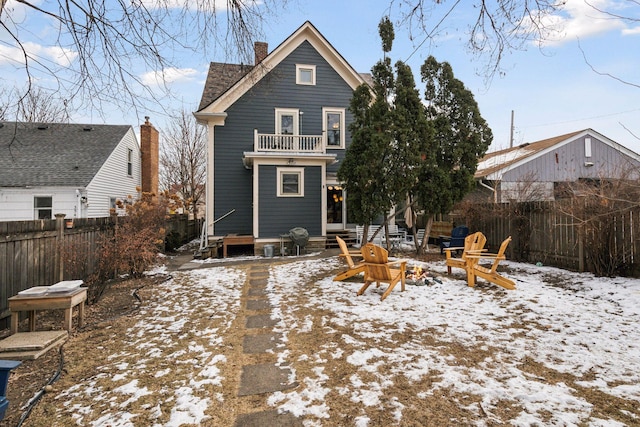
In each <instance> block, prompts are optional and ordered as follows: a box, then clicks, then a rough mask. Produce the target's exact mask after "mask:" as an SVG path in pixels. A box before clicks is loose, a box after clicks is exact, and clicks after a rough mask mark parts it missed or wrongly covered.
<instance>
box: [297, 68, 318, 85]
mask: <svg viewBox="0 0 640 427" xmlns="http://www.w3.org/2000/svg"><path fill="white" fill-rule="evenodd" d="M296 84H298V85H310V86H313V85H315V84H316V66H315V65H303V64H296Z"/></svg>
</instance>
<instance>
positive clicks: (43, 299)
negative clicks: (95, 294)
mask: <svg viewBox="0 0 640 427" xmlns="http://www.w3.org/2000/svg"><path fill="white" fill-rule="evenodd" d="M86 300H87V288H76V289H73V290H71V291H67V292H49V293H45V294H42V295H16V296H13V297H11V298H9V310H11V333H12V334H15V333H17V332H18V320H19V319H18V317H19V314H20V312H21V311H28V312H29V331H31V332H33V331H34V330H35V329H36V310H64V329H66V330H67V331H71V325H72V319H73V313H72V310H73V307H75V306H76V305H77V306H78V327H81V326H82V325H83V324H84V304H85V301H86Z"/></svg>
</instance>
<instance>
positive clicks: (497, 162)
mask: <svg viewBox="0 0 640 427" xmlns="http://www.w3.org/2000/svg"><path fill="white" fill-rule="evenodd" d="M584 131H585V130H579V131H576V132H571V133H567V134H565V135H559V136H555V137H553V138H548V139H543V140H541V141H536V142H531V143H528V144H522V145H519V146H517V147H511V148H507V149H504V150H500V151H494V152H492V153H487V154H486V155H485V156H484V157H483V158H482V159H481V160H480V161H479V162H478V169H477V171H476V173H475V177H476V179H478V178H484V177H486V176H488V175H490V174H492V173H494V172H496V171H499V170H500V169H504V168H506V167H508V166H511V165H512V164H514V163H516V162H519V161H521V160H523V159H525V158H527V157H531V156H533V155H535V154H537V153H539V152H540V151H542V150H545V149H547V148H549V147H553V146H554V145H556V144H559V143H561V142H563V141H566V140H567V139H569V138H571V137H573V136H575V135H578V134H579V133H581V132H584Z"/></svg>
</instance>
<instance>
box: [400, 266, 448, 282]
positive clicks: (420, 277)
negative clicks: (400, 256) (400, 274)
mask: <svg viewBox="0 0 640 427" xmlns="http://www.w3.org/2000/svg"><path fill="white" fill-rule="evenodd" d="M405 281H406V283H408V284H410V285H416V286H424V285H433V282H438V283H442V280H440V279H439V278H438V277H436V276H434V275H433V274H430V273H429V272H428V271H427V270H425V269H424V268H422V267H420V266H419V265H415V266H413V267H411V266H409V269H408V270H407V276H406V278H405Z"/></svg>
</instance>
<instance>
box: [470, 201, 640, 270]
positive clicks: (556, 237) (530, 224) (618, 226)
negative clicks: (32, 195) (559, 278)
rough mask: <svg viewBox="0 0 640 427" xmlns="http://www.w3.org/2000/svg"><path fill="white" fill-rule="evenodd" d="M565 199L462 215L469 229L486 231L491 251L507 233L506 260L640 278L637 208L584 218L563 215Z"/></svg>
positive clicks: (487, 207)
mask: <svg viewBox="0 0 640 427" xmlns="http://www.w3.org/2000/svg"><path fill="white" fill-rule="evenodd" d="M568 203H575V201H573V202H569V201H568V202H564V201H560V202H558V201H554V202H523V203H504V204H485V205H478V206H476V207H474V208H473V209H471V210H469V211H468V212H466V213H465V215H464V216H465V217H466V218H465V220H466V222H467V225H468V226H469V227H470V229H471V230H472V231H482V232H483V233H485V235H486V236H487V244H488V245H489V246H490V248H491V249H492V250H494V249H496V248H497V247H498V246H499V245H500V242H502V240H504V239H505V238H506V237H507V236H511V237H512V239H513V240H512V242H511V244H510V245H509V248H508V252H507V253H508V256H509V258H510V259H513V260H517V261H524V262H531V263H538V262H540V263H542V264H544V265H551V266H555V267H561V268H567V269H570V270H576V271H589V272H592V273H596V274H601V275H614V274H620V275H628V276H633V277H640V207H637V206H636V207H634V208H631V209H626V210H620V211H614V212H611V213H607V214H606V215H599V216H597V221H584V220H582V219H577V218H576V216H575V215H570V214H568V213H567V212H568V211H570V210H569V209H567V206H568V205H567V204H568ZM563 204H564V205H563ZM593 218H596V216H594V217H593ZM603 265H605V266H609V269H607V268H606V267H603Z"/></svg>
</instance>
